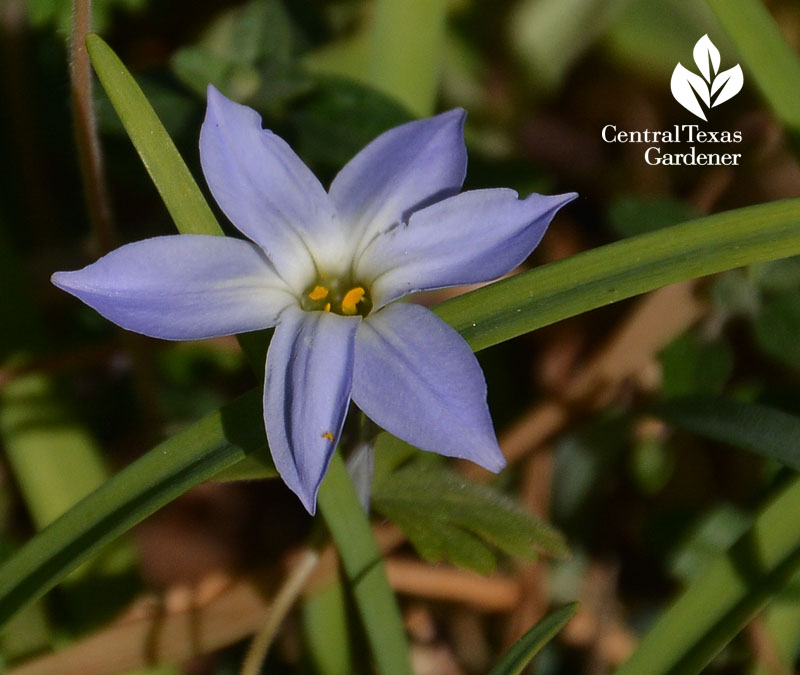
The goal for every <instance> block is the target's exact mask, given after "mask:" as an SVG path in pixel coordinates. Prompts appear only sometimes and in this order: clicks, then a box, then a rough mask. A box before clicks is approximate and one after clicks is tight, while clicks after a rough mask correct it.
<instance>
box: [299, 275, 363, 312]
mask: <svg viewBox="0 0 800 675" xmlns="http://www.w3.org/2000/svg"><path fill="white" fill-rule="evenodd" d="M300 305H301V306H302V308H303V309H304V310H306V311H307V312H320V311H321V312H333V313H334V314H341V315H343V316H356V315H358V316H367V315H368V314H369V313H370V311H371V310H372V299H371V298H370V295H369V293H368V292H367V290H366V287H365V286H364V285H361V284H358V283H354V282H352V281H345V280H341V279H317V281H315V282H314V283H313V284H312V285H311V286H309V287H308V288H307V289H306V290H305V292H304V293H303V297H302V299H301V301H300Z"/></svg>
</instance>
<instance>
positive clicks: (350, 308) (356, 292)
mask: <svg viewBox="0 0 800 675" xmlns="http://www.w3.org/2000/svg"><path fill="white" fill-rule="evenodd" d="M364 293H366V291H365V290H364V289H363V288H361V286H356V287H355V288H351V289H350V290H349V291H347V293H345V295H344V298H342V314H347V315H348V316H350V315H353V314H355V313H356V305H357V304H358V303H359V302H361V298H363V297H364Z"/></svg>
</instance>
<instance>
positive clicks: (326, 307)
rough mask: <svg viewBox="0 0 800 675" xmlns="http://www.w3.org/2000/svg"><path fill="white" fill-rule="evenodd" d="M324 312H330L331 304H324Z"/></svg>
mask: <svg viewBox="0 0 800 675" xmlns="http://www.w3.org/2000/svg"><path fill="white" fill-rule="evenodd" d="M325 311H326V312H330V311H331V303H329V302H326V303H325Z"/></svg>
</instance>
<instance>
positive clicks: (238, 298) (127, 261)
mask: <svg viewBox="0 0 800 675" xmlns="http://www.w3.org/2000/svg"><path fill="white" fill-rule="evenodd" d="M52 281H53V283H54V284H55V285H56V286H58V287H59V288H61V289H62V290H65V291H67V292H68V293H71V294H72V295H74V296H75V297H77V298H79V299H80V300H83V302H85V303H86V304H87V305H89V306H90V307H93V308H94V309H96V310H97V311H98V312H100V314H102V315H103V316H104V317H106V318H107V319H108V320H109V321H113V322H114V323H116V324H118V325H120V326H122V327H123V328H126V329H128V330H132V331H135V332H137V333H143V334H145V335H149V336H151V337H157V338H163V339H165V340H195V339H201V338H207V337H216V336H219V335H233V334H234V333H244V332H246V331H251V330H259V329H261V328H267V327H269V326H273V325H275V322H276V321H277V317H278V314H279V313H280V312H281V311H282V310H283V309H284V307H286V306H287V305H288V304H290V303H296V302H297V301H296V300H295V299H294V296H292V295H291V293H290V292H289V289H288V288H287V287H286V285H285V284H284V283H283V281H282V280H281V279H280V278H279V277H278V276H277V274H276V273H275V271H274V270H273V269H272V267H271V266H270V264H269V261H268V260H267V258H266V257H265V256H264V253H263V251H261V249H259V248H258V247H257V246H255V245H254V244H251V243H250V242H248V241H240V240H239V239H231V238H229V237H209V236H206V235H199V234H180V235H173V236H169V237H154V238H152V239H145V240H143V241H137V242H135V243H133V244H127V245H126V246H122V247H121V248H118V249H116V250H114V251H111V253H108V254H107V255H105V256H103V257H102V258H100V260H98V261H97V262H95V263H92V264H91V265H89V266H87V267H84V268H83V269H82V270H77V271H75V272H56V273H55V274H54V275H53V277H52Z"/></svg>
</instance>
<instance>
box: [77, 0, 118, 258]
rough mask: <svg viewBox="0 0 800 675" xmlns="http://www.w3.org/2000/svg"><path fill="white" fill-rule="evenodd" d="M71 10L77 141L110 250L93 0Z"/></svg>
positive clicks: (90, 199)
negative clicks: (92, 40)
mask: <svg viewBox="0 0 800 675" xmlns="http://www.w3.org/2000/svg"><path fill="white" fill-rule="evenodd" d="M72 12H73V16H72V35H71V38H70V45H69V57H70V58H69V60H70V64H69V65H70V68H69V74H70V90H71V93H72V109H73V115H74V119H75V143H76V145H77V146H78V150H79V152H78V158H79V159H80V166H81V173H82V175H83V189H84V192H85V195H86V205H87V208H88V211H89V221H90V223H91V225H92V229H93V230H94V236H95V238H96V240H97V241H96V243H97V245H98V246H99V248H100V252H101V253H108V252H109V251H110V250H111V249H112V248H114V230H113V226H112V221H111V204H110V200H109V198H108V188H107V186H106V180H105V174H104V173H103V163H102V154H101V152H100V139H99V138H98V135H97V125H96V124H95V118H94V112H93V107H92V69H91V65H90V63H89V54H88V52H87V51H86V44H85V42H86V36H87V35H88V34H89V30H90V20H91V14H92V2H91V0H74V2H73V5H72Z"/></svg>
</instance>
